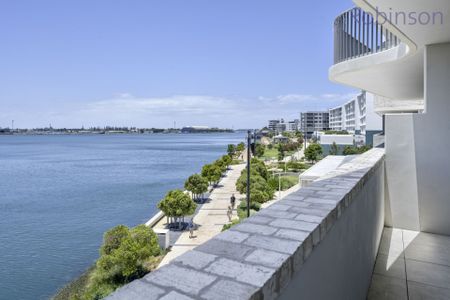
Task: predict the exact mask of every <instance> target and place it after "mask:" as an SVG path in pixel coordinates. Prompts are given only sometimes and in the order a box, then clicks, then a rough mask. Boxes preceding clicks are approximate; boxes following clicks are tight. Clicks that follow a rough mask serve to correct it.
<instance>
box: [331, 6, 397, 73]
mask: <svg viewBox="0 0 450 300" xmlns="http://www.w3.org/2000/svg"><path fill="white" fill-rule="evenodd" d="M384 22H385V20H376V19H375V18H374V17H373V16H372V14H369V13H366V12H365V11H363V10H362V9H360V8H358V7H356V8H352V9H350V10H348V11H346V12H345V13H343V14H341V15H340V16H339V17H337V18H336V20H335V21H334V63H335V64H337V63H340V62H343V61H346V60H349V59H353V58H356V57H360V56H364V55H369V54H373V53H377V52H381V51H384V50H388V49H391V48H393V47H395V46H397V45H399V44H400V39H399V38H398V37H397V36H396V35H394V34H393V33H392V32H390V31H389V30H388V29H387V28H385V27H384V26H383V24H384Z"/></svg>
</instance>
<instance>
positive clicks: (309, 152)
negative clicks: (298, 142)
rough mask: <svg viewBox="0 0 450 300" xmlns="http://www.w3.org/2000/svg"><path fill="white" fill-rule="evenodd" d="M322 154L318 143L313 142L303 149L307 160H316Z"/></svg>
mask: <svg viewBox="0 0 450 300" xmlns="http://www.w3.org/2000/svg"><path fill="white" fill-rule="evenodd" d="M321 155H322V147H321V146H320V145H319V144H316V143H313V144H311V145H309V146H308V147H307V148H306V150H305V158H306V159H307V160H309V161H313V162H316V161H317V160H318V159H319V158H320V156H321Z"/></svg>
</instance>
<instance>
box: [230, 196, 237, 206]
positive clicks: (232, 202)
mask: <svg viewBox="0 0 450 300" xmlns="http://www.w3.org/2000/svg"><path fill="white" fill-rule="evenodd" d="M230 203H231V207H232V208H233V209H234V206H235V205H236V197H235V196H234V194H233V195H231V198H230Z"/></svg>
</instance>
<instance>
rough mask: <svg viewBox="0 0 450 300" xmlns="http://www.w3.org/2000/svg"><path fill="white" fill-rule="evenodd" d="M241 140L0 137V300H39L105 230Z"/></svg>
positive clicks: (86, 260) (135, 220)
mask: <svg viewBox="0 0 450 300" xmlns="http://www.w3.org/2000/svg"><path fill="white" fill-rule="evenodd" d="M240 141H243V135H241V134H214V135H212V134H199V135H194V134H189V135H134V136H133V135H114V136H108V135H101V136H0V299H46V298H48V297H50V296H52V295H53V294H54V293H55V291H56V290H57V289H58V288H60V287H61V286H63V285H64V284H65V283H67V282H69V281H70V280H71V279H73V278H75V277H76V276H78V275H80V274H81V273H82V272H83V271H84V270H85V269H86V268H87V267H88V266H90V265H91V264H92V263H93V262H94V261H95V259H96V258H97V257H98V248H99V246H100V244H101V240H102V235H103V232H104V231H106V230H107V229H108V228H110V227H113V226H115V225H117V224H125V225H128V226H135V225H137V224H140V223H143V222H145V221H147V220H148V219H149V218H150V217H151V216H152V215H153V213H154V212H155V210H156V208H155V206H156V203H157V202H158V201H159V200H160V199H161V198H162V197H163V196H164V194H165V193H166V192H167V191H168V190H170V189H173V188H182V186H183V183H184V180H185V179H186V178H187V177H188V176H189V175H191V174H192V173H194V172H198V171H199V170H200V168H201V166H202V165H203V164H205V163H208V162H211V161H213V160H215V159H216V158H218V157H219V156H221V155H223V154H224V153H225V152H226V145H227V144H229V143H237V142H240Z"/></svg>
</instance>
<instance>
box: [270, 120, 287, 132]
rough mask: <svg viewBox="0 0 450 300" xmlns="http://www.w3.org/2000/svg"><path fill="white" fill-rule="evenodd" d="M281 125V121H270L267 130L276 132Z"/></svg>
mask: <svg viewBox="0 0 450 300" xmlns="http://www.w3.org/2000/svg"><path fill="white" fill-rule="evenodd" d="M283 122H284V121H283ZM280 123H281V120H269V124H268V125H267V128H269V130H272V131H276V130H277V127H278V125H279V124H280Z"/></svg>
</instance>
